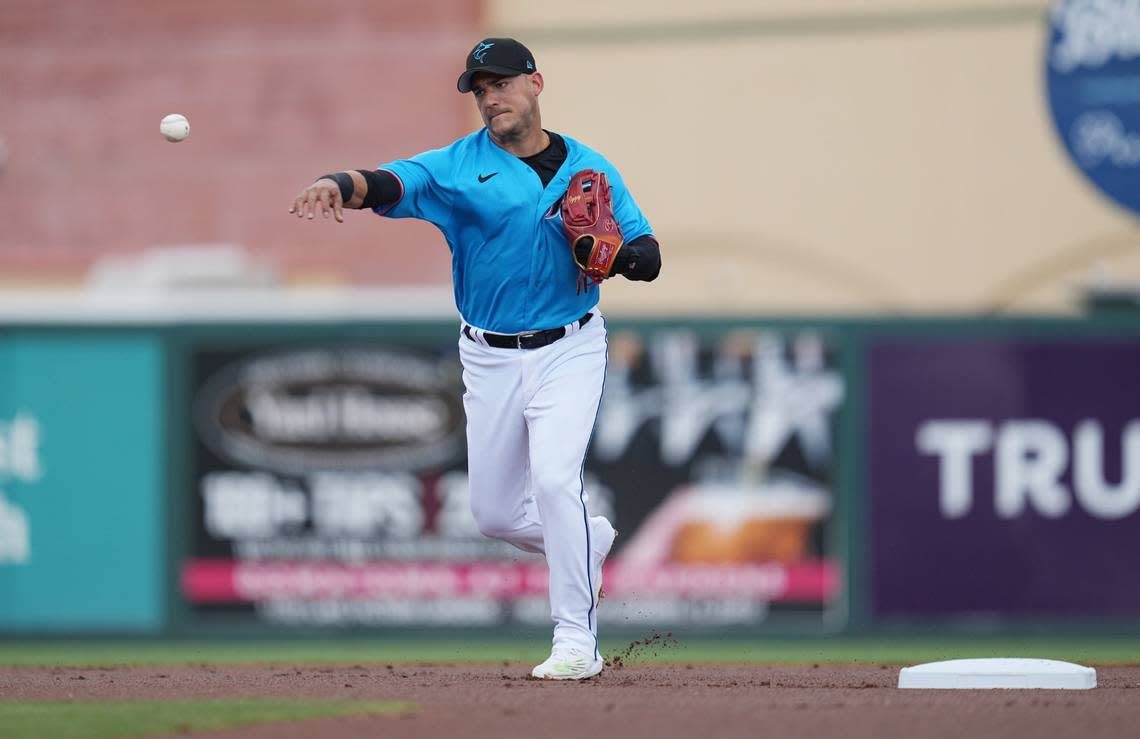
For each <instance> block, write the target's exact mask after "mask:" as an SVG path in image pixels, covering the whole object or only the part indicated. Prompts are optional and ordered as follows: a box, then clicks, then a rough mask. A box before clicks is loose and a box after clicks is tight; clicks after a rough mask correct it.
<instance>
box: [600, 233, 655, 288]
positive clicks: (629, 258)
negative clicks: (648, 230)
mask: <svg viewBox="0 0 1140 739" xmlns="http://www.w3.org/2000/svg"><path fill="white" fill-rule="evenodd" d="M660 272H661V246H660V245H659V244H658V243H657V239H655V238H653V237H652V236H650V235H649V234H645V235H644V236H638V237H637V238H636V239H634V240H633V241H629V242H626V243H625V244H623V245H622V247H621V251H619V252H618V255H617V259H615V260H614V266H613V269H612V270H611V271H610V273H611V274H614V275H622V276H623V277H625V278H626V279H627V280H641V281H643V282H652V281H653V280H655V279H656V278H657V275H658V274H660Z"/></svg>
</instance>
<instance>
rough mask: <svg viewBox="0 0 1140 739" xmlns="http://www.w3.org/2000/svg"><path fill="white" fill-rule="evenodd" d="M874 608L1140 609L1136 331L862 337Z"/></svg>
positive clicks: (883, 615) (1063, 613) (1041, 615)
mask: <svg viewBox="0 0 1140 739" xmlns="http://www.w3.org/2000/svg"><path fill="white" fill-rule="evenodd" d="M867 361H868V367H867V370H868V374H867V378H868V398H867V417H868V428H867V441H866V444H867V454H868V456H867V460H868V467H867V475H868V479H867V498H868V500H867V505H868V523H869V532H868V537H869V538H868V550H869V554H870V586H871V598H870V607H871V612H872V614H873V615H874V616H875V617H876V618H878V619H888V620H892V619H894V620H898V619H903V620H905V619H916V618H923V617H956V618H962V617H967V618H969V617H982V618H984V617H997V618H1002V617H1011V618H1012V617H1021V618H1033V619H1041V620H1055V619H1062V618H1069V617H1088V618H1094V617H1095V618H1114V617H1115V618H1136V617H1138V616H1140V568H1138V567H1137V564H1136V563H1137V562H1140V513H1138V511H1140V341H1076V340H1074V341H1060V340H1057V341H1045V342H1027V341H1002V340H993V341H965V340H922V341H919V340H912V341H902V340H889V341H886V340H884V341H879V342H873V343H872V344H871V345H870V346H869V348H868V360H867Z"/></svg>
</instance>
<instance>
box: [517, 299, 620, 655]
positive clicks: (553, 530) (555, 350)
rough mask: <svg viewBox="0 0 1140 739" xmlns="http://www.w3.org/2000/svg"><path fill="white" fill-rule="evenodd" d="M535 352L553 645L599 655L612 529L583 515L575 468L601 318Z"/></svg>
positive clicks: (591, 395) (536, 453)
mask: <svg viewBox="0 0 1140 739" xmlns="http://www.w3.org/2000/svg"><path fill="white" fill-rule="evenodd" d="M546 349H548V350H549V351H542V352H541V353H539V352H535V353H534V355H533V360H534V361H533V362H528V368H527V373H526V375H525V376H524V388H525V390H526V393H527V396H528V399H527V405H526V411H525V415H526V419H527V426H528V429H529V432H530V466H531V485H532V492H533V494H534V497H535V502H536V503H537V507H538V511H539V515H540V517H541V520H542V532H543V537H544V542H545V550H546V561H547V565H548V567H549V570H550V607H551V615H552V616H553V618H554V622H555V627H554V644H555V646H556V648H557V647H571V648H574V649H577V650H580V651H583V652H586V653H588V654H590V655H593V657H594V659H595V660H597V659H599V658H600V655H599V654H598V651H597V603H596V596H597V584H598V583H597V582H596V580H597V572H595V571H594V570H596V569H597V566H599V565H600V563H601V560H602V559H604V557H605V554H606V553H607V552H608V551H609V547H610V545H611V544H612V543H613V535H614V534H613V528H612V526H610V524H609V522H608V521H606V520H605V519H603V518H601V517H594V518H593V519H591V518H590V517H589V515H588V513H587V509H586V503H587V494H586V491H585V490H584V489H583V482H582V466H583V463H584V461H585V456H586V449H587V447H588V446H589V443H590V436H591V434H592V432H593V427H594V421H595V419H596V416H597V410H598V403H599V402H600V400H601V396H602V386H603V383H604V380H605V372H606V340H605V327H604V325H603V321H601V320H600V317H599V320H596V321H591V323H590V324H588V325H587V326H586V327H584V328H583V329H582V330H581V331H579V332H578V333H575V334H573V335H571V336H568V337H566V338H565V339H562V340H561V341H558V342H555V343H554V344H551V345H550V346H549V347H546Z"/></svg>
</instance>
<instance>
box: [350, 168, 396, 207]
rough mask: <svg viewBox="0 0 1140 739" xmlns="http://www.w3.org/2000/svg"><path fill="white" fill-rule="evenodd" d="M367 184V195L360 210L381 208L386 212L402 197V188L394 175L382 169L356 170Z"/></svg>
mask: <svg viewBox="0 0 1140 739" xmlns="http://www.w3.org/2000/svg"><path fill="white" fill-rule="evenodd" d="M356 171H357V172H359V173H360V174H361V175H363V176H364V181H365V182H367V183H368V194H367V195H365V196H364V202H363V203H361V204H360V207H361V208H383V209H384V210H387V209H388V208H391V207H392V206H393V205H395V204H396V203H398V202H400V198H401V197H403V195H404V186H403V185H401V184H400V181H399V180H398V179H396V175H394V174H392V173H391V172H388V171H386V170H383V169H358V170H356Z"/></svg>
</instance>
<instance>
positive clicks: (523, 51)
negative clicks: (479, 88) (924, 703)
mask: <svg viewBox="0 0 1140 739" xmlns="http://www.w3.org/2000/svg"><path fill="white" fill-rule="evenodd" d="M536 71H537V70H536V69H535V65H534V54H531V53H530V49H528V48H526V47H525V46H523V45H522V44H520V43H519V42H518V41H515V40H514V39H513V38H485V39H483V40H482V41H480V42H479V43H477V44H475V48H474V49H472V50H471V53H470V54H468V55H467V71H466V72H464V73H463V74H461V75H459V82H457V83H456V87H458V88H459V91H460V92H471V78H472V77H474V76H475V75H476V74H478V73H479V72H490V73H492V74H501V75H503V76H505V77H514V76H515V75H517V74H534V73H535V72H536Z"/></svg>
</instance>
